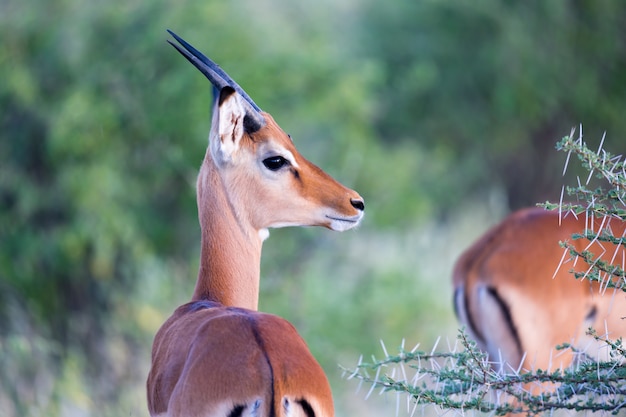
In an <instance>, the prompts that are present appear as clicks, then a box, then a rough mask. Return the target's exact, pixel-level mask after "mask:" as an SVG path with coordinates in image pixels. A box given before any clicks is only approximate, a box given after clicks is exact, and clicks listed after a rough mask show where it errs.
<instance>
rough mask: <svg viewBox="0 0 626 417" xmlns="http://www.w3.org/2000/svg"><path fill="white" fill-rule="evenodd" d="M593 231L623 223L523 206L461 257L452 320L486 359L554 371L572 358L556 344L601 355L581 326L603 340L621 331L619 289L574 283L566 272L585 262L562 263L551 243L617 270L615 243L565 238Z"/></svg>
mask: <svg viewBox="0 0 626 417" xmlns="http://www.w3.org/2000/svg"><path fill="white" fill-rule="evenodd" d="M600 229H603V230H604V229H606V230H610V231H612V233H613V234H614V235H615V236H617V237H623V236H624V234H625V232H626V230H625V229H626V223H624V222H622V221H619V220H617V219H611V220H604V221H603V220H601V219H597V218H586V217H585V215H584V214H583V215H580V216H578V217H575V216H574V215H573V214H571V213H569V214H568V215H567V216H561V215H560V214H559V213H558V212H556V211H546V210H543V209H540V208H531V209H524V210H520V211H518V212H515V213H513V214H512V215H510V216H509V217H507V218H506V219H505V220H504V221H502V222H501V223H500V224H498V225H497V226H495V227H494V228H492V229H491V230H489V231H488V232H487V233H486V234H485V235H484V236H482V237H481V238H480V239H479V240H478V241H477V242H476V243H474V244H473V245H472V246H471V247H470V248H469V249H467V250H466V251H465V252H464V253H463V254H462V255H461V257H460V258H459V260H458V261H457V262H456V265H455V268H454V272H453V281H454V302H455V303H454V304H455V310H456V313H457V317H458V318H459V319H460V321H461V322H462V323H463V324H464V325H465V326H466V328H467V330H468V332H469V333H470V335H471V336H472V337H473V338H474V339H475V340H476V342H477V343H478V345H479V346H480V347H481V348H482V349H483V350H484V351H486V352H487V353H488V354H489V357H490V358H491V359H492V360H493V361H494V362H496V363H497V362H500V363H501V364H504V363H508V364H509V365H510V366H511V367H513V368H517V367H518V366H519V365H521V367H522V368H523V369H525V370H536V369H542V370H555V369H558V368H563V367H567V366H569V365H570V364H572V361H573V360H574V358H575V357H574V353H573V352H572V351H571V350H570V349H567V350H557V349H556V346H557V345H560V344H563V343H570V344H571V345H572V346H573V347H575V348H577V350H579V351H581V352H584V353H585V354H587V355H590V356H592V357H595V355H598V354H601V353H602V352H598V351H597V348H598V347H599V345H600V344H599V343H595V341H594V339H593V338H591V337H590V336H588V335H587V334H586V333H587V330H588V328H589V327H593V328H594V329H595V330H596V331H597V332H598V334H600V335H605V334H606V335H607V336H608V337H609V338H618V337H622V336H626V321H625V320H623V318H624V317H625V316H626V298H625V295H624V293H623V292H622V291H621V290H614V289H607V288H606V287H604V286H601V285H600V284H598V283H597V282H595V283H592V282H591V281H589V280H586V279H583V280H580V281H577V280H575V279H574V277H573V275H572V274H571V273H570V271H572V270H574V271H578V272H586V271H588V270H589V265H587V264H586V263H585V262H583V261H582V260H578V261H577V262H574V263H572V262H569V259H570V258H569V255H568V254H567V253H565V252H564V249H563V248H562V247H560V245H559V242H560V241H569V242H570V243H572V244H573V245H575V247H576V250H577V251H578V252H581V251H583V250H589V251H591V252H593V253H594V255H596V257H601V259H603V260H605V261H608V262H611V263H612V264H618V265H622V267H623V265H624V262H625V261H626V253H625V249H624V247H623V246H618V245H614V244H611V243H606V242H599V241H597V240H596V241H593V242H590V241H589V240H587V239H576V240H573V239H572V234H574V233H584V232H585V230H591V231H595V232H599V231H600ZM604 353H606V352H604ZM535 389H536V388H535ZM533 390H534V389H533Z"/></svg>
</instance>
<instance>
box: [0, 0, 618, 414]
mask: <svg viewBox="0 0 626 417" xmlns="http://www.w3.org/2000/svg"><path fill="white" fill-rule="evenodd" d="M0 22H1V23H0V39H2V41H1V46H0V70H1V73H2V81H0V135H1V138H0V416H3V417H4V416H7V417H12V416H53V417H54V416H92V415H93V416H105V417H106V416H147V415H148V413H147V406H146V399H145V378H146V376H147V373H148V369H149V365H150V350H151V345H152V338H153V336H154V334H155V332H156V331H157V329H158V328H159V326H160V325H161V324H162V323H163V321H164V320H165V319H166V318H167V317H168V316H169V315H170V314H171V312H172V311H173V309H174V308H175V307H176V306H178V305H180V304H182V303H184V302H186V301H187V300H188V299H189V297H190V295H191V292H192V290H193V286H194V283H195V278H196V274H197V268H198V256H199V242H200V233H199V226H198V221H197V212H196V200H195V189H194V185H195V177H196V175H197V172H198V168H199V166H200V162H201V160H202V158H203V155H204V152H205V149H206V146H207V134H208V131H209V126H210V124H209V119H210V117H209V115H210V104H211V88H210V84H209V83H208V81H206V80H205V79H204V77H203V76H202V75H201V74H200V73H199V72H198V71H197V70H196V69H194V68H193V67H192V66H191V65H189V64H188V63H187V62H186V61H185V60H184V59H183V58H182V57H181V56H180V55H178V53H176V52H175V51H174V50H173V48H171V47H170V46H169V45H167V43H166V42H165V40H166V39H167V38H168V36H167V34H166V32H165V29H167V28H170V29H172V30H174V31H175V32H177V33H178V34H179V35H181V36H182V37H183V38H185V39H186V40H188V41H189V42H190V43H192V44H193V45H194V46H196V47H197V48H198V49H200V50H201V51H203V52H205V53H206V54H207V55H208V56H209V57H211V58H212V59H213V60H215V61H216V62H218V63H219V64H220V65H221V66H222V67H224V68H225V69H226V71H228V72H229V73H230V75H231V76H232V77H233V78H234V79H235V80H237V81H238V83H239V84H241V85H242V86H243V87H244V88H245V89H246V90H247V92H248V93H249V94H250V95H251V96H252V97H253V98H254V100H255V101H256V102H257V104H259V105H260V106H261V107H262V108H263V109H264V110H266V111H268V112H270V113H272V114H273V115H274V117H275V119H276V120H277V121H278V123H279V124H280V125H281V126H282V127H283V128H284V129H285V130H286V131H287V132H289V133H290V134H291V135H292V136H293V138H294V141H295V143H296V145H297V146H298V148H299V150H300V151H301V152H302V153H303V154H304V155H305V156H306V157H308V158H309V159H310V160H312V161H313V162H315V163H316V164H318V165H320V166H321V167H323V168H324V169H325V170H326V171H327V172H329V173H331V174H332V175H333V176H335V177H336V178H337V179H339V180H340V181H341V182H343V183H344V184H346V185H348V186H350V187H352V188H354V189H356V190H358V191H359V193H361V195H362V196H363V197H364V198H365V201H366V207H367V209H366V218H365V222H364V224H363V226H362V227H360V228H359V230H356V231H350V232H346V233H343V234H339V233H333V232H330V231H328V230H322V229H318V228H309V229H281V230H275V231H272V236H271V238H270V239H269V240H268V241H266V243H265V245H264V257H263V265H262V283H261V284H262V291H261V300H260V308H261V310H264V311H268V312H273V313H276V314H279V315H281V316H283V317H285V318H287V319H288V320H290V321H291V322H292V323H294V325H295V326H296V327H297V328H298V330H299V331H300V333H301V334H302V336H303V337H304V338H305V340H306V341H307V342H308V344H309V346H310V348H311V350H312V351H313V353H314V355H315V356H316V357H317V358H318V360H319V361H320V362H321V363H322V365H323V367H324V368H325V370H326V372H327V373H328V375H329V377H330V379H331V383H332V387H333V392H334V396H335V401H336V407H337V414H338V416H349V415H360V416H369V415H371V416H374V415H376V416H379V415H395V399H394V398H393V397H390V398H387V397H384V396H383V397H380V396H373V397H372V398H370V399H367V400H365V399H364V397H365V394H366V391H367V388H363V389H361V390H360V391H358V390H357V385H356V383H355V382H354V381H348V380H346V379H345V378H343V377H342V371H341V369H340V368H339V365H342V366H345V367H353V366H354V365H355V364H356V363H357V361H358V358H359V356H360V355H363V356H364V357H365V358H366V359H367V358H369V357H370V356H371V355H376V356H382V349H381V346H380V341H381V340H382V341H384V343H385V345H386V346H387V349H389V350H390V351H396V350H397V347H398V346H399V345H400V344H401V343H402V341H403V340H405V344H406V347H407V348H411V347H413V346H414V345H416V344H417V343H420V347H421V348H422V349H425V350H430V349H431V348H432V346H433V345H434V343H435V341H436V340H437V338H441V342H440V344H439V349H447V346H448V343H454V340H455V337H456V333H457V327H458V326H457V322H456V320H455V318H454V314H453V310H452V304H451V297H452V294H451V283H450V281H451V278H450V274H451V269H452V265H453V262H454V260H455V259H456V257H457V256H458V255H459V253H460V252H461V251H462V250H463V249H464V248H466V247H467V246H469V245H470V244H471V242H472V241H473V240H474V239H475V238H476V237H477V236H479V235H480V234H481V233H483V232H484V231H485V230H486V229H487V228H488V227H489V226H491V225H492V224H494V223H495V222H497V221H498V220H499V219H501V218H502V217H503V216H504V215H505V214H506V213H508V212H509V211H510V210H513V209H516V208H519V207H523V206H529V205H534V204H535V203H537V202H541V201H545V200H552V201H558V199H559V195H560V192H561V186H562V185H563V184H564V183H565V184H570V183H572V181H573V179H572V178H563V177H562V176H561V171H562V168H563V164H564V160H565V156H564V155H561V154H559V153H557V152H556V151H555V150H554V144H555V142H556V141H557V140H558V139H560V138H561V137H563V136H565V135H567V134H569V133H570V130H571V129H572V127H578V126H579V124H582V125H583V128H584V133H585V137H586V140H587V142H588V143H589V144H590V145H591V146H592V147H593V146H597V144H598V143H599V141H600V138H601V136H602V134H603V133H604V132H605V131H606V134H607V139H606V142H605V147H606V148H607V149H608V150H609V151H612V152H614V153H623V152H624V151H625V150H626V141H625V140H624V138H625V137H626V117H625V116H624V115H625V114H626V44H625V42H626V7H624V5H623V3H622V2H620V1H617V0H616V1H570V2H523V1H497V0H476V1H473V2H466V1H461V0H458V1H455V0H438V1H431V0H422V1H418V0H393V1H385V2H381V1H375V0H318V1H315V2H310V1H303V0H290V1H286V0H283V1H279V0H255V1H252V0H233V1H229V2H225V1H219V0H182V1H171V0H170V1H168V0H158V1H145V0H143V1H140V0H126V1H119V0H111V1H108V2H85V1H79V0H48V1H45V2H42V1H36V0H2V1H0ZM594 144H595V145H594ZM568 173H571V174H573V175H575V173H576V172H575V170H573V169H568Z"/></svg>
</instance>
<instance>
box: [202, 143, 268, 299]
mask: <svg viewBox="0 0 626 417" xmlns="http://www.w3.org/2000/svg"><path fill="white" fill-rule="evenodd" d="M203 164H204V165H203V167H202V169H201V171H200V176H199V177H198V217H199V220H200V226H201V229H202V247H201V254H200V269H199V272H198V281H197V282H196V288H195V291H194V294H193V298H192V300H194V301H197V300H210V301H217V302H219V303H220V304H223V305H225V306H234V307H242V308H247V309H250V310H256V309H257V308H258V300H259V281H260V276H261V247H262V244H263V237H262V236H261V233H260V232H259V231H258V230H255V229H254V228H253V227H252V226H251V225H250V224H249V223H248V222H247V219H246V218H245V216H243V215H242V212H240V211H238V210H237V207H238V205H237V201H233V198H232V197H231V196H230V195H229V193H228V191H227V190H228V189H227V188H226V185H225V184H224V182H223V180H222V178H221V177H220V175H219V173H218V171H217V168H216V167H215V165H214V162H213V160H212V159H211V156H210V154H209V153H208V152H207V155H206V157H205V160H204V163H203Z"/></svg>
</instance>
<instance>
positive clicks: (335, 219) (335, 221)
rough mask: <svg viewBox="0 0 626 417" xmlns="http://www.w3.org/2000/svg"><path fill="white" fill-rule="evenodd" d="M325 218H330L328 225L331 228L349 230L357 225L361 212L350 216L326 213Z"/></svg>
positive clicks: (341, 230)
mask: <svg viewBox="0 0 626 417" xmlns="http://www.w3.org/2000/svg"><path fill="white" fill-rule="evenodd" d="M326 218H327V219H329V220H330V225H329V227H330V228H331V229H332V230H336V231H338V232H343V231H345V230H349V229H352V228H353V227H355V226H357V225H358V224H359V223H360V222H361V219H362V218H363V213H359V214H357V215H356V216H352V217H339V216H329V215H326Z"/></svg>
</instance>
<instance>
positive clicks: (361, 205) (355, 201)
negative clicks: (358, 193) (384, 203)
mask: <svg viewBox="0 0 626 417" xmlns="http://www.w3.org/2000/svg"><path fill="white" fill-rule="evenodd" d="M350 204H352V207H354V208H355V209H357V210H359V211H363V210H365V202H364V201H363V200H361V199H360V198H351V199H350Z"/></svg>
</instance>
